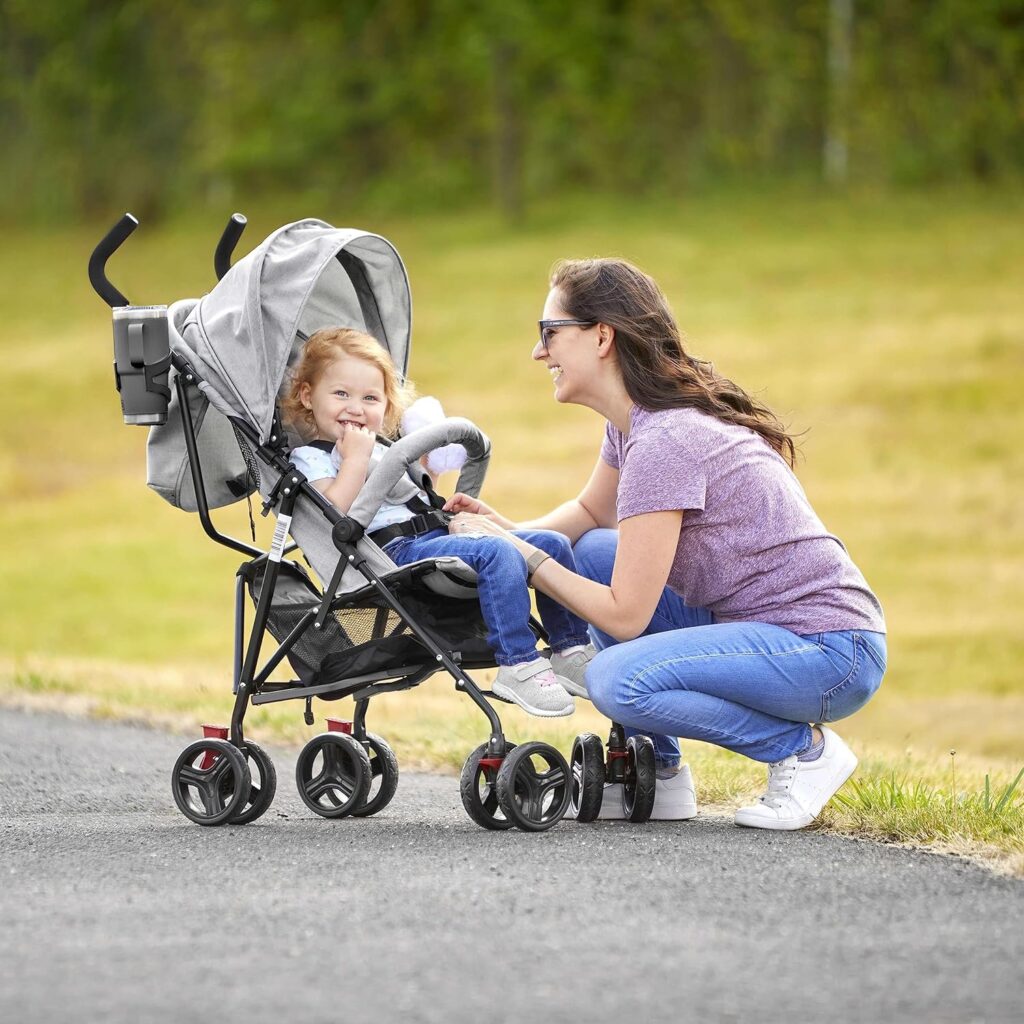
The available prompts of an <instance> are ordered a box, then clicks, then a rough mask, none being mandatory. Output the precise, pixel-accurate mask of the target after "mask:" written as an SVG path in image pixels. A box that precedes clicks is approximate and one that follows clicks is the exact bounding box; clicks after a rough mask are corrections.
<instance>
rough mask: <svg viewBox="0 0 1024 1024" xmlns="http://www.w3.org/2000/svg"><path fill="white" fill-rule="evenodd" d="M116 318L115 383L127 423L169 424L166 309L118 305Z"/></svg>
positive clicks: (168, 357)
mask: <svg viewBox="0 0 1024 1024" xmlns="http://www.w3.org/2000/svg"><path fill="white" fill-rule="evenodd" d="M113 316H114V381H115V383H116V384H117V390H118V392H119V393H120V395H121V413H122V415H123V416H124V421H125V423H128V424H134V425H137V426H144V427H153V426H159V425H160V424H162V423H166V422H167V406H168V403H169V402H170V400H171V389H170V388H169V387H168V385H167V374H168V371H169V370H170V367H171V346H170V342H169V340H168V336H167V307H166V306H119V307H117V308H115V309H114V310H113Z"/></svg>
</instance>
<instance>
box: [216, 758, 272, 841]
mask: <svg viewBox="0 0 1024 1024" xmlns="http://www.w3.org/2000/svg"><path fill="white" fill-rule="evenodd" d="M241 750H242V753H243V755H244V756H245V758H246V761H247V763H248V766H249V776H250V778H251V780H252V781H251V784H250V786H249V799H248V800H246V802H245V803H244V804H243V805H242V807H241V808H240V809H239V810H238V811H237V812H236V813H235V814H233V815H232V816H231V817H230V818H229V819H228V820H229V821H230V822H231V824H232V825H248V824H249V822H250V821H255V820H256V819H257V818H259V817H262V815H264V814H265V813H266V811H267V808H269V807H270V804H271V801H273V799H274V794H275V793H276V792H277V770H276V769H275V768H274V762H273V761H271V760H270V757H269V756H268V754H267V752H266V751H265V750H264V749H263V748H262V747H258V746H256V744H255V743H251V742H250V741H249V740H246V741H245V742H244V743H243V744H242V747H241Z"/></svg>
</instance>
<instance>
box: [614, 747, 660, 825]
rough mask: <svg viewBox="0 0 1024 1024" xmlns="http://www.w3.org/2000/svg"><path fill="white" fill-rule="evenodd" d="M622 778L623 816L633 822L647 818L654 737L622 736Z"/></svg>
mask: <svg viewBox="0 0 1024 1024" xmlns="http://www.w3.org/2000/svg"><path fill="white" fill-rule="evenodd" d="M622 781H623V786H622V807H623V810H624V811H625V814H626V820H627V821H632V822H635V823H637V824H639V823H640V822H643V821H649V820H650V817H651V812H652V811H653V810H654V791H655V787H656V786H657V783H658V777H657V774H656V772H655V763H654V741H653V740H652V739H651V737H650V736H630V737H629V739H627V740H626V771H625V778H624V779H623V780H622Z"/></svg>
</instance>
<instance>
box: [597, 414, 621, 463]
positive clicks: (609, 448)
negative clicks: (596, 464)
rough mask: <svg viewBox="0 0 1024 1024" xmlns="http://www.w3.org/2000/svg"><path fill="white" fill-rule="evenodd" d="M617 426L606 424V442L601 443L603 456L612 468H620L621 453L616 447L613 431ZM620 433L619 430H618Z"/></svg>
mask: <svg viewBox="0 0 1024 1024" xmlns="http://www.w3.org/2000/svg"><path fill="white" fill-rule="evenodd" d="M613 430H615V428H614V427H613V426H612V425H611V424H610V423H606V424H605V425H604V442H603V443H602V445H601V458H602V459H604V461H605V462H607V463H608V465H609V466H611V467H612V469H618V468H619V453H618V450H617V449H616V447H615V434H613V433H612V431H613ZM616 433H618V431H616Z"/></svg>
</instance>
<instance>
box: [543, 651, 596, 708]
mask: <svg viewBox="0 0 1024 1024" xmlns="http://www.w3.org/2000/svg"><path fill="white" fill-rule="evenodd" d="M596 655H597V648H596V647H595V646H594V645H593V644H587V645H586V647H573V648H570V650H569V651H568V652H567V653H565V654H552V655H551V667H552V668H553V669H554V671H555V674H556V675H558V676H559V677H560V678H561V680H562V685H563V686H564V687H565V688H566V690H568V691H569V693H571V694H572V695H573V696H574V697H586V698H587V700H589V699H590V694H589V693H587V682H586V674H587V666H588V665H589V664H590V663H591V662H592V661H593V660H594V658H595V656H596Z"/></svg>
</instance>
